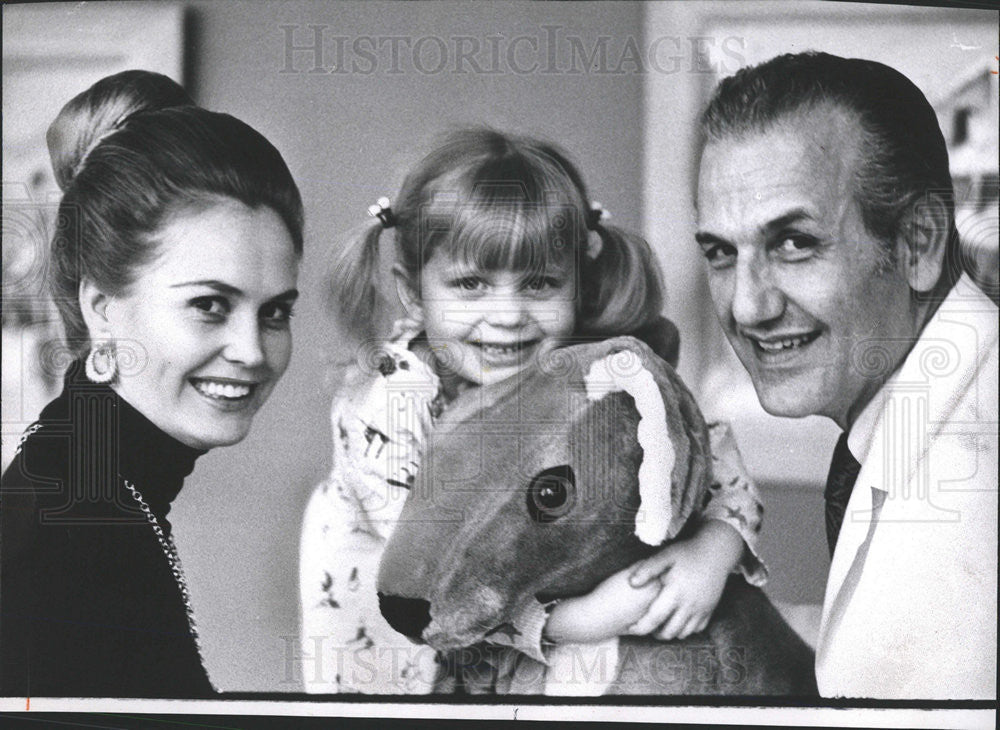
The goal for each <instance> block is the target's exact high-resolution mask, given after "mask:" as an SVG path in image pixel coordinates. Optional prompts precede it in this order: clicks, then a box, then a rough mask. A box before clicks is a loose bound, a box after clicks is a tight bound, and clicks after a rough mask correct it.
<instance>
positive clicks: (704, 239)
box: [694, 208, 815, 246]
mask: <svg viewBox="0 0 1000 730" xmlns="http://www.w3.org/2000/svg"><path fill="white" fill-rule="evenodd" d="M814 218H815V216H813V214H812V213H811V212H809V210H808V209H806V208H793V209H792V210H790V211H788V212H787V213H784V214H782V215H780V216H778V217H777V218H773V219H772V220H769V221H767V222H766V223H762V224H761V225H760V226H758V229H757V230H758V232H759V233H760V234H761V235H765V236H766V235H768V234H770V233H773V232H774V231H780V230H781V229H782V228H785V227H786V226H788V225H791V224H792V223H796V222H798V221H800V220H803V219H809V220H813V219H814ZM694 240H695V241H697V242H698V243H699V244H700V245H702V246H707V245H711V244H716V243H726V244H728V243H729V241H727V240H726V239H725V238H722V237H721V236H716V235H715V234H714V233H708V232H706V231H697V232H696V233H695V234H694Z"/></svg>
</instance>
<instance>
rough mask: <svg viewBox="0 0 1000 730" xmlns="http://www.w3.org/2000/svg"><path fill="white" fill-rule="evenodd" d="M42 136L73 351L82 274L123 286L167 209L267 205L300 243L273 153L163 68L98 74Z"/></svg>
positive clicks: (57, 294) (56, 273) (290, 192)
mask: <svg viewBox="0 0 1000 730" xmlns="http://www.w3.org/2000/svg"><path fill="white" fill-rule="evenodd" d="M47 141H48V146H49V155H50V157H51V159H52V168H53V171H54V172H55V177H56V181H57V182H58V183H59V186H60V187H61V188H62V190H63V198H62V201H61V203H60V205H59V214H58V221H57V224H56V231H55V235H54V236H53V240H52V246H51V256H50V277H49V284H50V288H51V290H52V293H53V296H54V298H55V302H56V306H58V308H59V312H60V314H61V316H62V320H63V324H64V325H65V330H66V337H67V340H68V343H69V345H70V347H71V348H73V349H74V350H75V351H77V352H78V353H82V352H85V351H86V350H87V349H88V347H89V345H90V341H89V335H88V332H87V327H86V324H85V323H84V321H83V315H82V313H81V311H80V304H79V287H80V282H81V280H82V279H83V278H84V277H86V278H89V279H90V280H91V281H93V282H94V283H95V284H96V285H97V286H98V287H99V288H100V289H102V290H103V291H106V292H109V293H118V292H122V291H124V290H125V289H127V287H128V286H129V285H130V284H131V283H132V282H133V281H134V278H135V275H136V272H137V270H138V268H139V267H140V266H142V265H143V264H145V263H147V262H148V261H150V260H151V259H152V258H153V256H154V255H155V253H156V236H157V233H158V232H159V231H160V230H161V228H162V226H163V225H164V224H165V223H166V222H167V221H168V219H169V217H170V216H171V215H174V214H177V213H179V212H183V211H185V210H188V209H198V208H199V207H203V206H205V205H208V204H212V203H214V202H218V201H219V200H220V199H231V200H236V201H239V202H241V203H243V204H245V205H247V206H249V207H251V208H259V207H261V206H267V207H269V208H271V209H273V210H274V211H275V212H276V213H277V214H278V215H279V216H280V217H281V219H282V220H283V221H284V223H285V225H286V226H287V228H288V231H289V234H290V235H291V238H292V242H293V245H294V246H295V251H296V252H297V253H301V252H302V225H303V221H302V219H303V214H302V199H301V197H300V196H299V190H298V188H297V187H296V185H295V181H294V180H293V179H292V176H291V173H290V172H289V171H288V167H287V166H286V165H285V162H284V160H283V159H282V157H281V154H280V153H279V152H278V151H277V150H276V149H275V148H274V146H273V145H271V143H270V142H268V141H267V140H266V139H265V138H264V137H263V136H262V135H261V134H260V133H258V132H256V131H255V130H253V129H252V128H251V127H249V126H248V125H246V124H244V123H243V122H241V121H240V120H238V119H236V118H234V117H231V116H229V115H227V114H218V113H215V112H210V111H207V110H205V109H202V108H200V107H198V106H196V105H195V104H194V102H193V101H192V100H191V98H190V97H189V96H188V95H187V93H186V92H185V91H184V89H182V88H181V87H180V86H179V85H178V84H177V83H175V82H174V81H172V80H171V79H169V78H167V77H166V76H163V75H161V74H156V73H151V72H149V71H124V72H122V73H119V74H115V75H113V76H108V77H106V78H104V79H101V80H100V81H98V82H97V83H96V84H94V85H93V86H91V87H90V88H89V89H87V90H86V91H84V92H83V93H81V94H79V95H78V96H76V97H74V98H73V99H72V100H70V101H69V102H68V103H67V104H66V106H64V107H63V109H62V111H60V112H59V115H58V116H57V117H56V119H55V121H54V122H53V123H52V125H51V126H50V127H49V130H48V136H47Z"/></svg>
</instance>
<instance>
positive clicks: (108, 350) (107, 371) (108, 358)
mask: <svg viewBox="0 0 1000 730" xmlns="http://www.w3.org/2000/svg"><path fill="white" fill-rule="evenodd" d="M85 369H86V371H87V378H88V379H89V380H90V382H92V383H110V382H111V381H112V380H114V379H115V375H117V374H118V361H117V360H116V359H115V349H114V346H113V345H112V344H111V343H110V342H107V343H105V344H103V345H95V346H92V347H91V348H90V353H89V354H88V355H87V361H86V363H85Z"/></svg>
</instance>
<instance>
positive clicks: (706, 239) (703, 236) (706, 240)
mask: <svg viewBox="0 0 1000 730" xmlns="http://www.w3.org/2000/svg"><path fill="white" fill-rule="evenodd" d="M694 240H695V241H697V242H698V243H699V244H700V245H702V246H708V245H711V244H715V243H725V244H728V243H729V241H727V240H726V239H724V238H721V237H719V236H716V235H715V234H714V233H706V232H705V231H696V232H695V234H694Z"/></svg>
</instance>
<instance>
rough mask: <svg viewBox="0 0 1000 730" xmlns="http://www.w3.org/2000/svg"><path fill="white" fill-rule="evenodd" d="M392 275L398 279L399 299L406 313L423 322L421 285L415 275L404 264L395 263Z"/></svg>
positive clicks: (411, 317) (397, 290)
mask: <svg viewBox="0 0 1000 730" xmlns="http://www.w3.org/2000/svg"><path fill="white" fill-rule="evenodd" d="M392 276H393V278H394V279H395V280H396V294H398V295H399V301H400V303H401V304H402V305H403V309H405V310H406V315H407V316H408V317H409V318H410V319H415V320H416V321H418V322H422V321H423V319H424V308H423V305H422V304H421V300H420V287H419V284H418V283H417V282H416V281H415V277H413V276H411V275H410V273H409V272H408V271H407V270H406V269H404V268H403V265H402V264H395V265H394V266H393V267H392Z"/></svg>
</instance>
